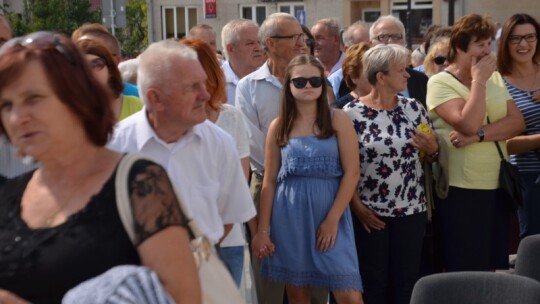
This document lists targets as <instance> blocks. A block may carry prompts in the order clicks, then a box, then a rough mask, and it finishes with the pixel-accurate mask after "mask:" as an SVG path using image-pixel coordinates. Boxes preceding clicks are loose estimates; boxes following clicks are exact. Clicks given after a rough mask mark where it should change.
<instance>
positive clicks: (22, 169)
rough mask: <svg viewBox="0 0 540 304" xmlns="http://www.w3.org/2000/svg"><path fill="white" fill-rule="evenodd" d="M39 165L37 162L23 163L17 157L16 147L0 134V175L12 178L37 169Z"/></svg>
mask: <svg viewBox="0 0 540 304" xmlns="http://www.w3.org/2000/svg"><path fill="white" fill-rule="evenodd" d="M39 166H40V164H39V163H31V164H25V163H23V161H22V160H21V159H20V158H19V157H17V149H16V148H15V147H14V146H13V145H12V144H11V143H10V142H9V141H8V139H7V137H6V136H5V135H0V175H3V176H5V177H7V178H13V177H15V176H18V175H21V174H23V173H26V172H29V171H32V170H34V169H37V168H38V167H39Z"/></svg>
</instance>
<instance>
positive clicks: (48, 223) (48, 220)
mask: <svg viewBox="0 0 540 304" xmlns="http://www.w3.org/2000/svg"><path fill="white" fill-rule="evenodd" d="M39 178H41V174H40V176H39ZM79 181H80V179H77V180H76V181H75V182H73V183H71V184H70V185H66V186H67V187H61V188H63V189H69V190H70V191H69V192H68V194H67V195H66V196H65V197H64V198H63V199H62V200H61V201H60V199H61V198H60V197H58V195H57V194H58V193H56V195H52V197H53V198H54V197H58V201H59V202H61V203H59V204H58V207H57V208H55V209H54V211H53V212H51V213H50V214H49V215H48V216H46V217H45V220H44V224H45V225H44V226H45V227H47V228H51V227H53V225H54V220H55V218H56V216H57V215H58V214H59V213H60V212H62V210H64V209H65V208H66V207H68V206H70V205H71V204H72V203H73V201H76V200H74V199H73V198H74V196H75V194H76V193H77V192H78V191H77V190H78V189H79V187H78V182H79ZM45 187H47V188H48V189H49V191H52V189H51V188H50V187H48V186H45ZM61 188H60V187H58V189H61ZM56 192H57V191H56ZM53 193H54V192H53ZM43 213H45V212H43ZM43 213H42V214H43Z"/></svg>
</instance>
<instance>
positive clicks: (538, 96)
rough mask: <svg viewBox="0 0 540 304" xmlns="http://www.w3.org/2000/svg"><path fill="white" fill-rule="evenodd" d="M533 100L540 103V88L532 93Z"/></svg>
mask: <svg viewBox="0 0 540 304" xmlns="http://www.w3.org/2000/svg"><path fill="white" fill-rule="evenodd" d="M532 100H533V101H534V102H535V103H539V102H540V90H536V91H535V92H533V93H532Z"/></svg>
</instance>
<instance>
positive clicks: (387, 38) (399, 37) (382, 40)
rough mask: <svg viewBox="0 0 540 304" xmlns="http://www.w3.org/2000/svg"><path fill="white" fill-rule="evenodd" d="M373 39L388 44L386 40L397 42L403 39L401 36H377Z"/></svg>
mask: <svg viewBox="0 0 540 304" xmlns="http://www.w3.org/2000/svg"><path fill="white" fill-rule="evenodd" d="M373 39H377V40H379V41H380V42H388V40H390V39H392V40H394V41H398V40H402V39H403V34H382V35H379V36H375V38H373Z"/></svg>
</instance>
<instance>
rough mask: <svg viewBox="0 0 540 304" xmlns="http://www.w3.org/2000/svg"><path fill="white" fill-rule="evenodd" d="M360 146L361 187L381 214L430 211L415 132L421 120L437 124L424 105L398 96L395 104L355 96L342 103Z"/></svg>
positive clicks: (362, 194) (366, 199)
mask: <svg viewBox="0 0 540 304" xmlns="http://www.w3.org/2000/svg"><path fill="white" fill-rule="evenodd" d="M343 109H344V111H345V112H347V115H349V118H350V119H351V120H352V122H353V125H354V129H355V131H356V134H358V144H359V148H360V169H361V171H360V172H361V175H360V182H359V183H358V189H357V191H358V193H359V195H360V199H361V200H362V203H364V205H366V206H368V207H369V208H370V209H371V210H373V211H375V212H376V213H377V214H378V215H380V216H385V217H403V216H406V215H411V214H415V213H419V212H424V211H426V195H425V192H424V171H423V170H422V164H421V162H420V157H419V150H417V149H416V148H415V147H414V146H412V145H411V144H410V143H409V142H410V141H411V132H416V129H417V127H418V125H419V124H420V123H422V122H423V123H427V124H429V126H430V127H431V128H433V126H432V124H431V121H430V120H429V117H428V115H427V111H426V109H425V108H424V107H423V106H422V104H421V103H420V102H418V101H416V100H415V99H412V98H405V97H402V96H398V103H397V105H396V107H395V108H394V109H393V110H378V109H374V108H371V107H368V106H366V105H365V104H363V103H362V101H361V100H358V99H356V100H354V101H352V102H350V103H349V104H347V105H346V106H345V107H344V108H343Z"/></svg>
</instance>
